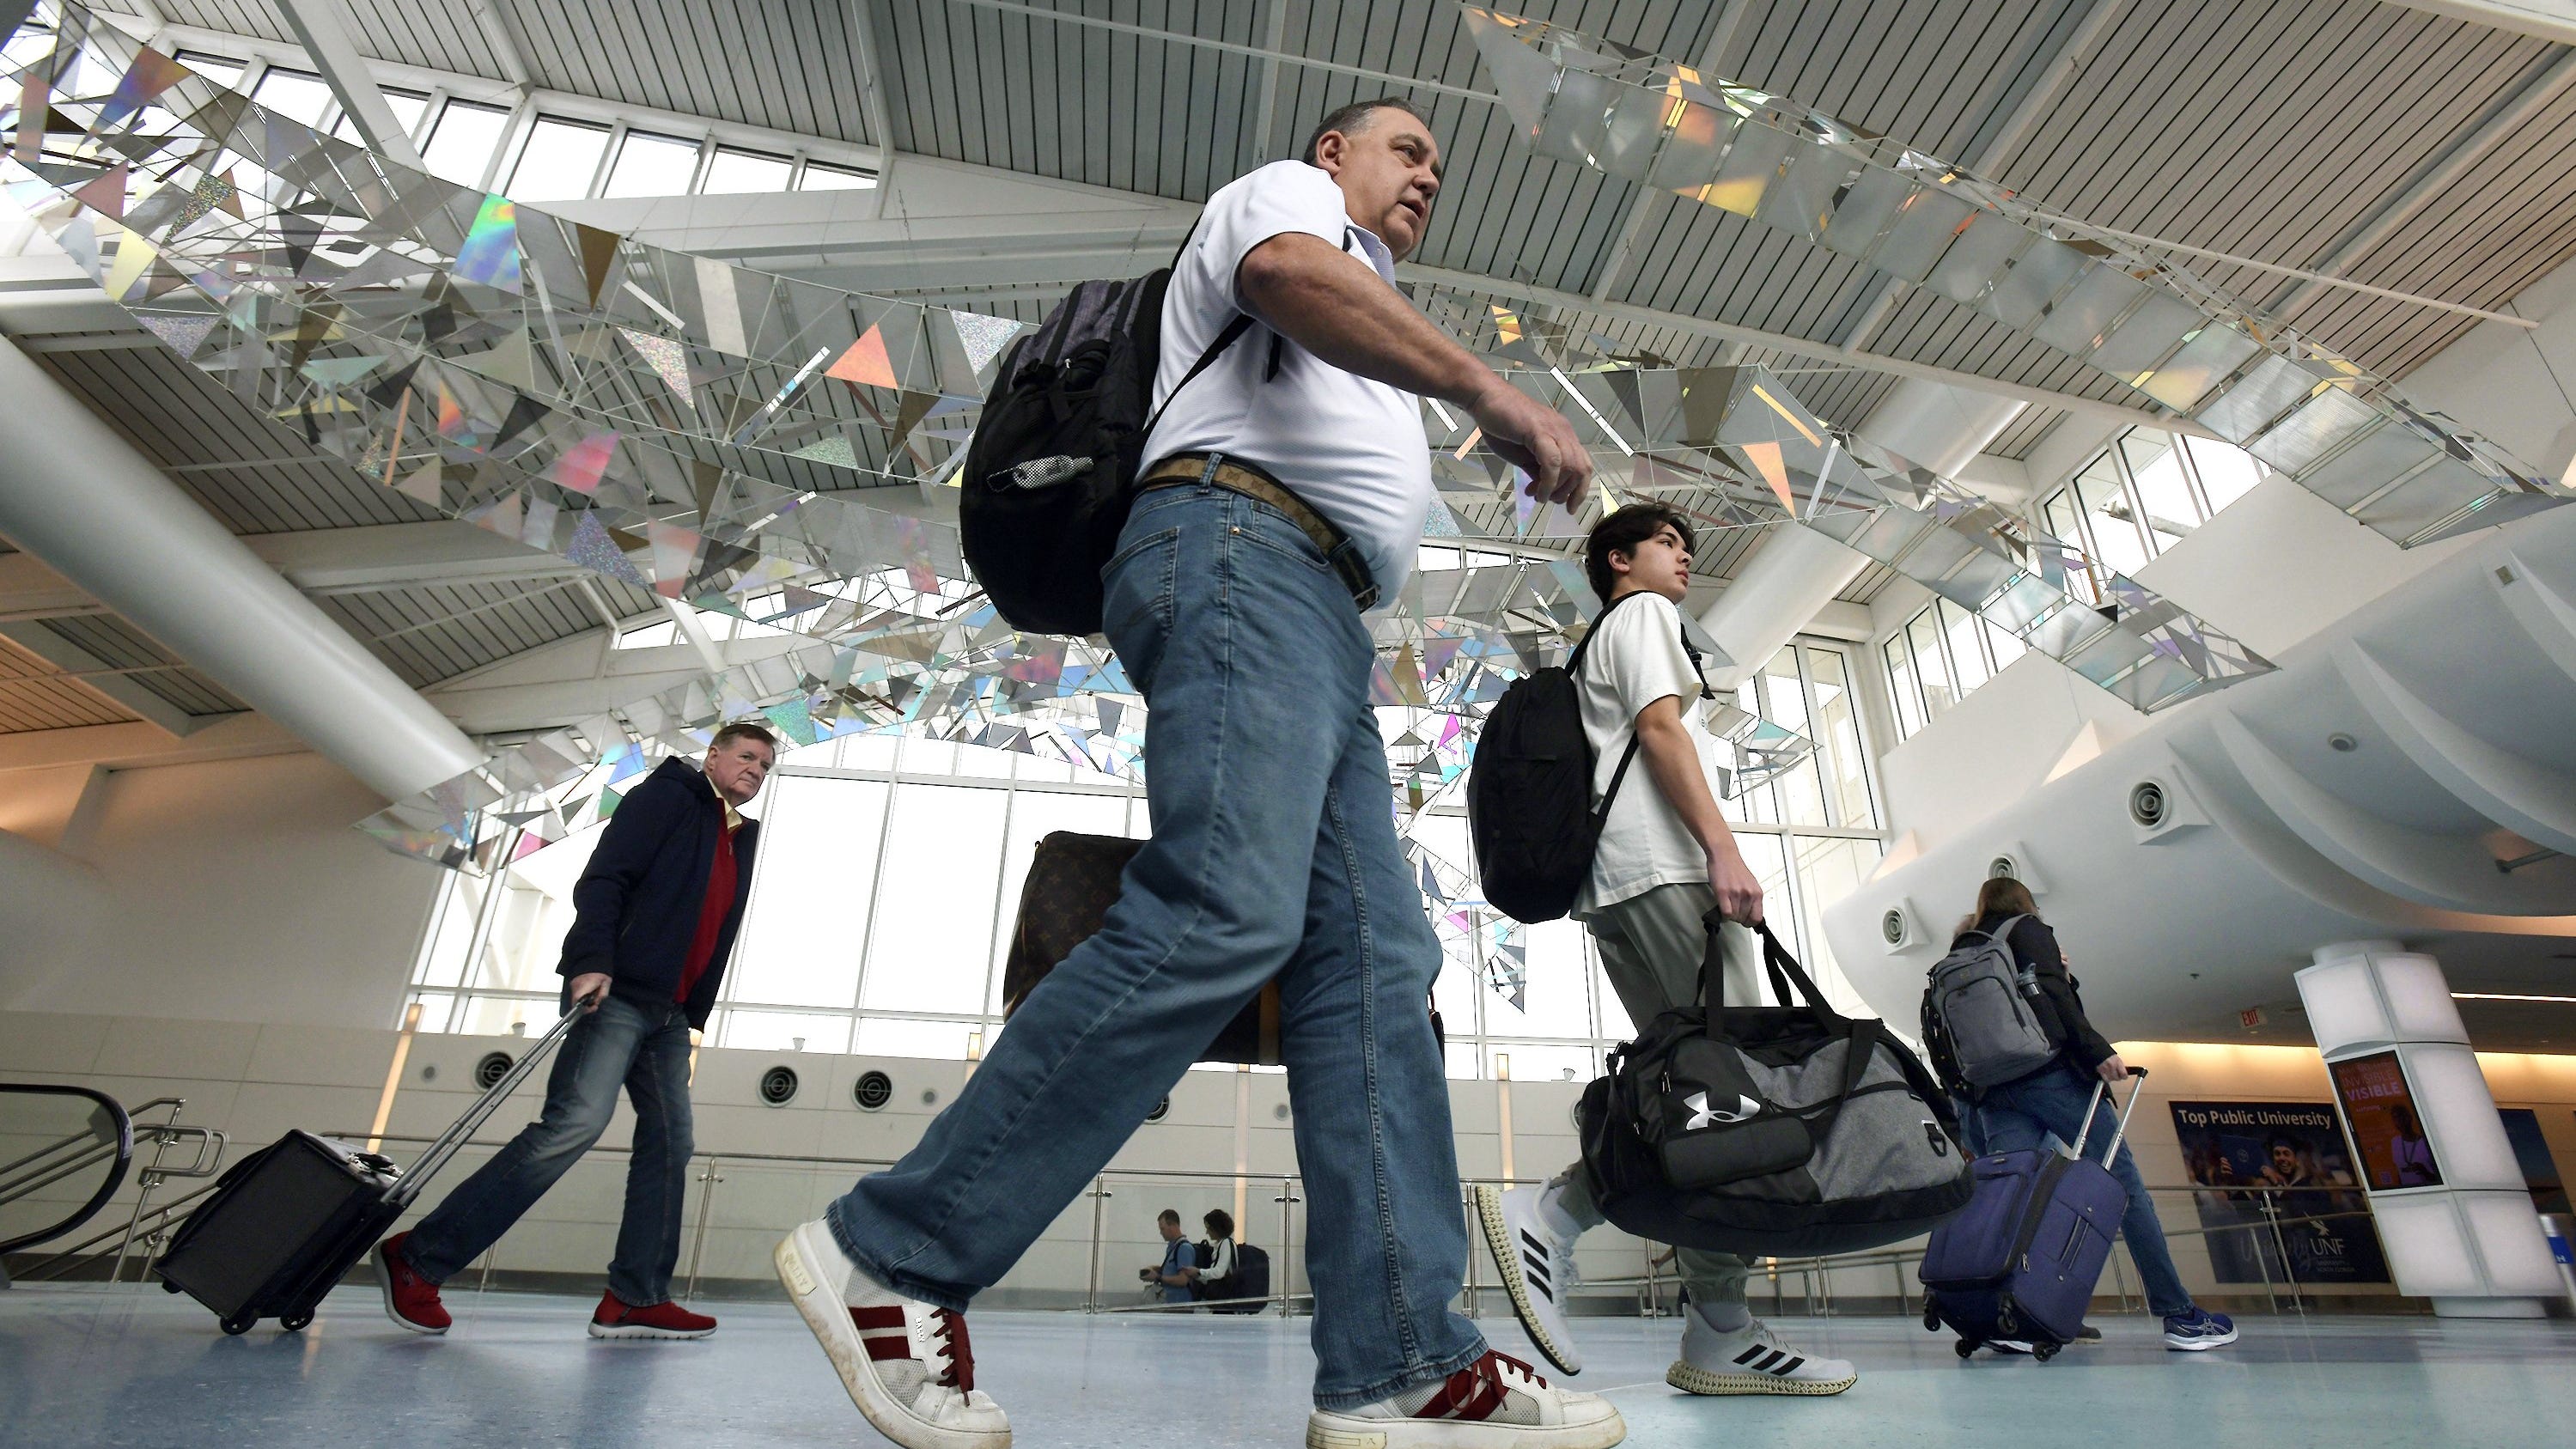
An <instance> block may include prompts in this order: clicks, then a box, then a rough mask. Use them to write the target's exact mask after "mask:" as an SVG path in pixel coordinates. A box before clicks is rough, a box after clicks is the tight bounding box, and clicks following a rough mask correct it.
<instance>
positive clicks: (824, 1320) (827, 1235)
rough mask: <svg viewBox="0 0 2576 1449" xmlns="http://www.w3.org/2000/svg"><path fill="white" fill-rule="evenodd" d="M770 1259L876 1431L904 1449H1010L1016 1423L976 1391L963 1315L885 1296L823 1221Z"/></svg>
mask: <svg viewBox="0 0 2576 1449" xmlns="http://www.w3.org/2000/svg"><path fill="white" fill-rule="evenodd" d="M771 1257H772V1258H773V1260H774V1261H775V1262H776V1264H777V1266H778V1281H779V1282H781V1283H783V1284H785V1285H786V1286H787V1295H788V1297H790V1298H792V1299H794V1300H795V1302H796V1311H797V1312H798V1313H800V1314H802V1315H804V1318H805V1326H806V1327H807V1328H810V1329H812V1330H813V1331H814V1337H815V1338H816V1339H817V1340H819V1341H820V1342H821V1343H822V1345H823V1352H824V1354H825V1356H827V1357H829V1358H830V1359H831V1360H832V1367H833V1368H834V1369H836V1370H838V1371H839V1372H840V1375H841V1384H842V1386H843V1387H844V1388H847V1389H848V1390H849V1391H850V1402H852V1403H854V1404H856V1405H858V1406H859V1412H860V1413H862V1414H865V1415H867V1418H868V1422H869V1423H871V1424H874V1425H875V1426H876V1427H877V1432H879V1433H881V1434H883V1435H885V1436H886V1437H887V1438H889V1439H892V1440H893V1441H894V1442H896V1443H897V1444H900V1445H902V1446H904V1449H1009V1445H1010V1442H1011V1421H1010V1419H1009V1418H1008V1417H1007V1416H1005V1415H1004V1414H1003V1413H1002V1408H1001V1406H1000V1405H999V1404H996V1403H994V1402H993V1399H992V1396H991V1395H989V1394H987V1393H985V1392H984V1391H983V1390H981V1389H978V1388H976V1387H975V1351H974V1349H973V1347H972V1346H971V1345H970V1344H969V1343H968V1341H967V1338H966V1316H965V1315H964V1314H962V1313H953V1312H950V1311H949V1310H947V1309H944V1308H938V1307H934V1306H932V1305H931V1304H928V1303H923V1302H921V1301H920V1300H918V1299H913V1298H906V1297H904V1296H903V1295H902V1294H900V1293H896V1292H894V1291H893V1290H891V1289H887V1288H882V1287H879V1286H878V1285H877V1283H876V1281H875V1280H873V1279H871V1278H869V1277H868V1275H867V1274H865V1273H862V1272H860V1271H859V1267H858V1265H857V1264H856V1263H853V1262H851V1261H850V1260H849V1257H848V1256H847V1255H846V1254H844V1253H843V1252H842V1251H841V1245H840V1244H838V1243H836V1242H834V1241H833V1240H832V1229H831V1227H830V1226H829V1225H828V1224H826V1223H824V1222H822V1221H821V1220H819V1219H817V1220H816V1221H814V1222H810V1223H806V1224H803V1225H802V1226H800V1227H798V1228H797V1229H796V1231H794V1232H792V1233H789V1234H788V1235H787V1236H786V1238H785V1239H783V1240H782V1241H780V1243H779V1244H778V1251H777V1252H775V1253H773V1254H772V1255H771Z"/></svg>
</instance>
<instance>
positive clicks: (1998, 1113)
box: [1976, 1061, 2191, 1318]
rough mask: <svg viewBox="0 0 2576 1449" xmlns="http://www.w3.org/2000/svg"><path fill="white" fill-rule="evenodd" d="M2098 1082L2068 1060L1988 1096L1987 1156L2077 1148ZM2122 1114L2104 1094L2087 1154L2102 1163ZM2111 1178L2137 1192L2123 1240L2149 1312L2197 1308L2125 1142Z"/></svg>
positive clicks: (1981, 1117)
mask: <svg viewBox="0 0 2576 1449" xmlns="http://www.w3.org/2000/svg"><path fill="white" fill-rule="evenodd" d="M2095 1080H2096V1079H2095V1078H2093V1077H2091V1076H2089V1075H2088V1074H2086V1073H2084V1072H2080V1071H2077V1070H2076V1069H2075V1068H2074V1067H2073V1066H2071V1065H2069V1064H2068V1063H2066V1062H2064V1061H2060V1062H2059V1063H2058V1064H2057V1065H2055V1066H2053V1067H2048V1068H2046V1069H2044V1070H2042V1071H2039V1072H2036V1073H2034V1074H2032V1075H2030V1076H2027V1077H2024V1078H2022V1079H2021V1080H2020V1081H2018V1082H2007V1083H2005V1084H2004V1085H2002V1086H2000V1087H1997V1088H1994V1089H1993V1090H1992V1091H1989V1092H1987V1093H1986V1100H1985V1101H1984V1102H1982V1103H1980V1104H1979V1105H1978V1107H1977V1109H1976V1113H1977V1127H1978V1130H1979V1132H1980V1133H1981V1134H1982V1136H1983V1138H1984V1143H1983V1145H1982V1146H1981V1147H1980V1148H1978V1149H1977V1150H1978V1151H1980V1152H2024V1151H2028V1150H2030V1149H2033V1148H2037V1147H2042V1146H2045V1145H2047V1143H2048V1141H2049V1139H2051V1138H2054V1139H2056V1140H2057V1141H2059V1142H2064V1143H2069V1144H2072V1143H2073V1142H2074V1141H2075V1139H2076V1138H2077V1137H2080V1136H2082V1135H2083V1133H2084V1104H2085V1103H2087V1102H2089V1101H2091V1100H2092V1097H2093V1083H2094V1081H2095ZM2119 1120H2120V1114H2119V1113H2118V1112H2116V1111H2114V1110H2113V1109H2112V1106H2111V1102H2110V1094H2109V1093H2108V1092H2106V1093H2104V1094H2103V1101H2102V1105H2101V1106H2100V1107H2099V1108H2097V1109H2095V1111H2094V1113H2093V1135H2092V1138H2091V1139H2090V1140H2089V1141H2087V1142H2086V1143H2085V1144H2084V1146H2085V1151H2086V1154H2087V1155H2088V1156H2090V1157H2091V1158H2092V1159H2093V1160H2094V1161H2096V1162H2099V1161H2101V1160H2102V1146H2103V1144H2104V1143H2106V1142H2109V1141H2110V1140H2111V1134H2112V1132H2113V1131H2115V1130H2117V1128H2118V1126H2119ZM2111 1175H2112V1176H2114V1177H2117V1178H2118V1179H2120V1186H2122V1187H2123V1188H2126V1189H2127V1190H2128V1193H2129V1210H2128V1212H2127V1213H2126V1214H2124V1215H2122V1217H2121V1219H2120V1237H2121V1239H2122V1241H2124V1242H2126V1243H2127V1244H2128V1245H2129V1257H2130V1259H2131V1260H2132V1261H2134V1262H2135V1263H2136V1264H2137V1265H2138V1277H2139V1278H2140V1279H2141V1280H2143V1282H2144V1286H2145V1288H2146V1290H2147V1307H2148V1308H2149V1309H2151V1310H2153V1311H2154V1312H2155V1314H2156V1315H2157V1316H2158V1317H2160V1318H2171V1317H2172V1316H2173V1315H2175V1314H2177V1313H2188V1312H2190V1311H2191V1291H2190V1290H2189V1289H2187V1288H2185V1287H2183V1286H2182V1274H2181V1273H2180V1272H2179V1271H2177V1270H2176V1269H2175V1268H2174V1260H2173V1253H2172V1251H2171V1250H2170V1249H2168V1248H2167V1247H2166V1246H2165V1229H2164V1224H2162V1223H2160V1222H2158V1221H2156V1205H2155V1204H2154V1203H2153V1202H2152V1201H2150V1200H2149V1199H2148V1197H2147V1180H2146V1179H2145V1178H2143V1177H2140V1176H2139V1175H2138V1162H2137V1159H2136V1158H2135V1157H2133V1156H2131V1155H2130V1153H2129V1144H2128V1143H2126V1142H2123V1143H2121V1144H2120V1155H2119V1157H2118V1158H2117V1159H2116V1160H2114V1161H2113V1162H2112V1163H2111Z"/></svg>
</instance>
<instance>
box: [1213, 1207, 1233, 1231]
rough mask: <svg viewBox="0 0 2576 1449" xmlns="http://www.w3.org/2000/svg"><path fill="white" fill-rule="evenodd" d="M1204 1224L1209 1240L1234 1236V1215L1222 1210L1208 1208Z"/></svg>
mask: <svg viewBox="0 0 2576 1449" xmlns="http://www.w3.org/2000/svg"><path fill="white" fill-rule="evenodd" d="M1206 1223H1207V1230H1208V1236H1209V1237H1211V1238H1230V1237H1233V1236H1234V1214H1232V1213H1230V1212H1227V1211H1226V1210H1225V1209H1223V1208H1209V1209H1208V1213H1207V1218H1206Z"/></svg>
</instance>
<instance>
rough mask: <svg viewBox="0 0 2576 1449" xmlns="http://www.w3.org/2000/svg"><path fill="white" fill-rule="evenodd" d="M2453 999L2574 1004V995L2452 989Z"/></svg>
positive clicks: (2575, 997) (2575, 1004) (2575, 1000)
mask: <svg viewBox="0 0 2576 1449" xmlns="http://www.w3.org/2000/svg"><path fill="white" fill-rule="evenodd" d="M2451 999H2452V1000H2453V1001H2545V1002H2548V1003H2549V1004H2550V1005H2553V1006H2576V996H2515V995H2513V994H2511V993H2509V992H2500V991H2454V992H2452V993H2451Z"/></svg>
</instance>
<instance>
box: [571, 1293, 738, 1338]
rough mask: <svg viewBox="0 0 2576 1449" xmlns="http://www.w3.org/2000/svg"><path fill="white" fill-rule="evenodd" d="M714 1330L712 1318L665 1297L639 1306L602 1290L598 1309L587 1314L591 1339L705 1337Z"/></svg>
mask: <svg viewBox="0 0 2576 1449" xmlns="http://www.w3.org/2000/svg"><path fill="white" fill-rule="evenodd" d="M715 1331H716V1321H715V1320H714V1319H712V1318H709V1317H707V1316H706V1315H705V1314H703V1313H691V1312H690V1311H689V1310H687V1309H685V1308H682V1307H681V1306H680V1305H679V1304H677V1303H673V1302H671V1301H670V1300H669V1299H667V1298H666V1299H664V1300H663V1301H661V1302H659V1303H653V1304H647V1305H646V1306H644V1307H642V1308H638V1307H636V1306H634V1305H633V1304H631V1303H628V1302H626V1301H625V1300H623V1299H621V1298H619V1297H618V1296H617V1295H616V1294H614V1293H602V1294H601V1295H599V1311H598V1312H596V1313H594V1314H592V1315H590V1336H591V1337H593V1338H704V1337H706V1336H707V1335H708V1334H711V1333H713V1332H715Z"/></svg>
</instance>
